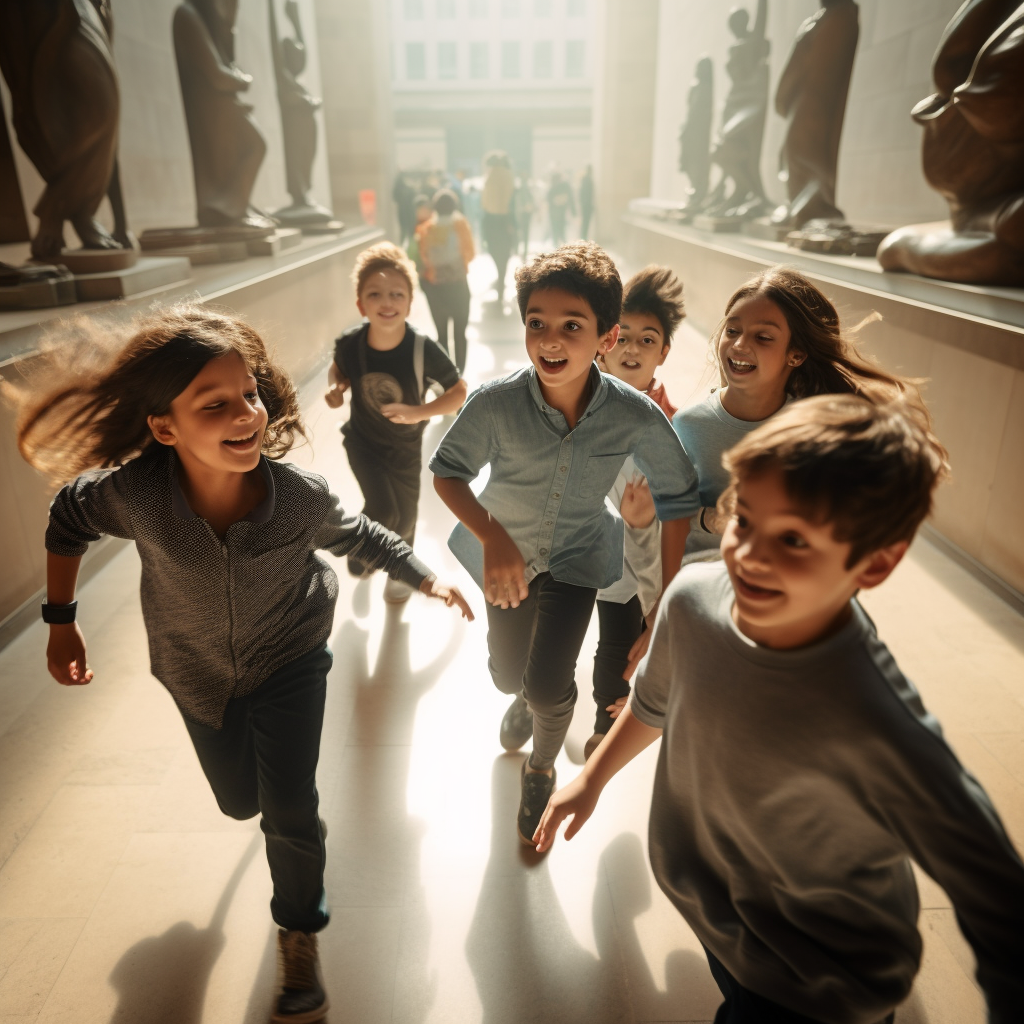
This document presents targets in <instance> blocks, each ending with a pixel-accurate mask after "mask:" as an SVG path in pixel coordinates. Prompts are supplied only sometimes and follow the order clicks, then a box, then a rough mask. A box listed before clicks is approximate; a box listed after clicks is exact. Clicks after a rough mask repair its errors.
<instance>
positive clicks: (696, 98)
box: [679, 57, 715, 210]
mask: <svg viewBox="0 0 1024 1024" xmlns="http://www.w3.org/2000/svg"><path fill="white" fill-rule="evenodd" d="M714 88H715V86H714V74H713V68H712V64H711V58H710V57H701V59H700V60H699V61H697V67H696V68H695V70H694V78H693V82H692V83H691V84H690V93H689V96H688V97H687V101H686V121H685V123H684V124H683V127H682V130H681V131H680V132H679V170H680V171H681V172H682V173H683V174H685V175H686V177H687V178H688V179H689V182H688V187H687V190H686V194H687V201H686V209H687V210H694V209H697V208H698V207H699V206H700V204H701V203H703V202H704V199H705V198H706V197H707V194H708V179H709V176H710V173H711V115H712V111H713V109H714Z"/></svg>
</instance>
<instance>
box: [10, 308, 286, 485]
mask: <svg viewBox="0 0 1024 1024" xmlns="http://www.w3.org/2000/svg"><path fill="white" fill-rule="evenodd" d="M229 352H237V353H238V354H239V355H240V356H241V357H242V359H243V360H244V361H245V364H246V366H247V367H248V368H249V370H250V371H251V373H252V375H253V376H254V377H255V378H256V388H257V391H258V393H259V396H260V400H261V401H262V402H263V405H264V406H265V407H266V410H267V420H268V422H267V429H266V431H265V433H264V435H263V454H264V455H266V456H267V458H270V459H279V458H281V457H282V456H284V455H285V454H286V453H287V452H288V451H290V450H291V448H292V447H293V446H294V445H295V441H296V435H298V436H301V437H302V438H303V439H305V438H306V433H305V429H304V427H303V424H302V418H301V415H300V412H299V402H298V397H297V395H296V392H295V385H294V384H293V383H292V380H291V378H290V377H289V376H288V374H287V373H286V372H285V371H284V370H283V369H281V367H279V366H278V365H277V364H276V363H274V361H273V360H272V359H271V358H270V356H269V355H268V354H267V349H266V346H265V345H264V343H263V339H262V338H261V337H260V336H259V334H258V333H257V332H256V331H255V330H254V329H253V328H252V327H251V326H250V325H249V324H247V323H245V321H244V320H241V319H240V318H239V317H237V316H233V315H231V314H228V313H217V312H214V311H212V310H209V309H206V308H203V307H201V306H193V305H178V306H172V307H169V308H167V309H163V310H161V311H160V312H159V313H156V314H153V315H150V316H146V317H143V318H140V319H137V320H135V321H134V322H132V323H129V324H126V325H124V324H122V325H118V324H114V323H103V322H98V321H96V320H94V319H91V318H89V317H85V316H80V317H77V318H76V319H74V320H72V321H70V322H66V323H64V324H62V325H61V328H60V329H59V330H58V331H57V332H55V333H54V334H52V335H50V336H49V337H47V338H45V339H44V341H43V345H42V352H41V354H40V356H39V357H38V359H37V360H33V365H32V367H31V371H32V372H31V376H30V377H29V378H27V379H26V380H25V381H23V382H22V383H21V384H14V383H13V382H11V381H6V382H5V383H4V393H5V397H6V398H7V399H8V401H10V402H12V403H13V404H14V405H15V407H16V408H17V410H18V422H17V442H18V449H19V451H20V452H21V454H22V456H23V457H24V458H25V460H26V461H27V462H29V463H30V464H31V465H33V466H35V467H36V468H37V469H41V470H42V471H43V472H45V473H47V474H48V475H49V476H50V477H51V478H53V479H54V480H57V481H60V480H67V479H70V478H71V477H73V476H77V475H78V474H79V473H83V472H85V471H86V470H90V469H101V468H106V467H110V466H120V465H123V464H124V463H125V462H127V461H128V460H129V459H133V458H136V457H137V456H139V455H141V454H142V453H143V452H145V451H146V450H147V449H149V448H150V447H151V446H152V445H153V444H156V443H157V442H156V441H155V439H154V438H153V435H152V432H151V431H150V428H149V424H148V422H147V421H148V418H149V417H150V416H162V415H165V414H166V413H167V412H168V410H169V409H170V405H171V402H172V401H174V399H175V398H177V396H178V395H180V394H181V392H182V391H184V390H185V388H187V387H188V385H189V384H190V383H191V382H192V380H193V379H194V378H195V377H196V375H197V374H198V373H199V371H200V370H202V368H203V367H204V366H205V365H206V364H207V363H208V362H210V360H211V359H216V358H217V357H219V356H223V355H227V354H228V353H229Z"/></svg>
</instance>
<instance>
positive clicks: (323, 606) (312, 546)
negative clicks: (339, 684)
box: [5, 307, 472, 1024]
mask: <svg viewBox="0 0 1024 1024" xmlns="http://www.w3.org/2000/svg"><path fill="white" fill-rule="evenodd" d="M104 333H107V332H106V329H104V331H103V332H101V329H100V328H99V327H98V326H96V325H95V324H93V323H91V322H89V321H87V320H85V319H82V320H81V321H79V322H77V324H76V325H75V326H74V327H73V328H71V329H70V330H69V331H68V332H67V335H66V337H65V338H64V339H63V344H58V345H56V346H54V347H52V348H51V350H50V352H49V354H48V355H46V356H44V359H43V362H44V372H43V373H42V375H41V379H42V381H43V384H44V386H43V387H42V388H33V387H26V388H16V387H14V386H13V385H10V384H8V385H7V386H6V388H5V390H6V391H7V394H8V397H9V398H12V399H13V400H14V401H15V402H16V403H17V404H18V405H19V406H20V417H19V425H18V445H19V448H20V450H21V452H22V454H23V455H24V457H25V458H26V459H27V460H28V461H29V462H30V463H32V464H33V465H34V466H37V467H39V468H40V469H43V470H45V471H47V472H49V473H50V474H51V475H52V476H55V477H57V478H58V479H68V478H69V477H70V476H74V475H75V474H81V475H79V476H77V478H76V479H74V480H73V481H72V482H71V483H69V484H67V485H66V486H64V487H63V488H62V489H61V490H60V492H59V493H58V495H57V497H56V498H55V499H54V502H53V505H52V506H51V509H50V522H49V526H48V528H47V531H46V548H47V552H48V554H47V584H46V592H47V597H46V601H45V602H44V604H43V619H44V621H46V622H48V623H49V624H50V640H49V645H48V647H47V651H46V656H47V662H48V667H49V670H50V674H51V675H53V677H54V678H55V679H56V680H57V681H58V682H59V683H62V684H64V685H68V686H74V685H83V684H86V683H89V682H90V681H91V680H92V678H93V672H92V669H91V668H89V666H88V662H87V657H86V647H85V639H84V637H83V635H82V631H81V629H80V628H79V626H78V625H77V623H76V622H75V611H76V605H77V602H76V601H75V585H76V581H77V578H78V569H79V564H80V562H81V558H82V555H83V554H84V553H85V550H86V548H87V547H88V545H89V543H90V542H92V541H96V540H98V539H99V538H100V536H101V535H103V534H108V535H112V536H116V537H124V538H128V539H132V540H134V541H135V543H136V546H137V548H138V552H139V556H140V558H141V561H142V586H141V592H142V612H143V618H144V620H145V623H146V630H147V633H148V635H149V649H150V661H151V668H152V672H153V675H155V676H156V677H157V679H159V680H160V681H161V682H162V683H163V684H164V685H165V686H166V687H167V689H168V690H169V691H170V693H171V696H172V697H173V698H174V700H175V703H176V704H177V705H178V708H179V710H180V711H181V714H182V716H183V718H184V720H185V726H186V728H187V729H188V733H189V736H190V737H191V739H192V742H193V745H194V746H195V750H196V753H197V755H198V757H199V762H200V764H201V766H202V768H203V771H204V773H205V774H206V777H207V779H208V780H209V782H210V786H211V787H212V789H213V792H214V795H215V797H216V799H217V803H218V804H219V805H220V808H221V810H222V811H223V812H224V813H225V814H227V815H230V816H231V817H233V818H238V819H245V818H251V817H254V816H255V815H256V814H261V815H262V822H261V827H262V829H263V832H264V834H265V836H266V849H267V859H268V861H269V864H270V873H271V878H272V880H273V887H274V894H273V899H272V901H271V904H270V908H271V914H272V916H273V918H274V920H275V922H276V923H277V924H278V926H279V929H280V930H279V946H280V952H281V959H282V962H283V965H284V983H283V991H282V992H281V994H280V995H279V997H278V1001H277V1006H276V1010H275V1014H274V1017H273V1020H274V1021H276V1022H293V1024H296V1022H303V1021H312V1020H319V1019H320V1017H321V1016H322V1015H323V1012H324V1011H326V1009H327V997H326V994H325V993H324V990H323V984H322V982H321V980H320V977H319V968H318V957H317V941H316V933H317V932H318V931H320V929H322V928H323V927H324V926H325V925H326V924H327V922H328V920H329V914H328V911H327V904H326V898H325V894H324V887H323V875H324V860H325V848H324V827H323V823H322V821H321V820H320V818H319V815H318V796H317V791H316V782H315V775H316V765H317V760H318V757H319V749H320V732H321V726H322V723H323V711H324V697H325V693H326V677H327V672H328V670H329V669H330V666H331V660H332V656H331V652H330V649H329V648H328V647H327V639H328V637H329V635H330V632H331V627H332V623H333V618H334V603H335V598H336V596H337V592H338V586H337V579H336V577H335V575H334V572H333V571H332V570H331V569H330V567H329V566H328V565H327V564H326V563H325V562H324V561H322V560H321V559H320V558H319V557H318V556H317V554H316V552H317V550H319V549H325V550H328V551H330V552H332V553H333V554H335V555H339V556H340V555H347V554H350V553H355V554H357V555H358V557H359V558H360V559H361V560H362V561H363V562H365V563H366V564H368V565H371V566H373V567H374V568H380V569H384V570H385V571H386V572H387V573H388V574H389V575H390V576H392V577H394V578H398V579H402V580H404V581H405V582H406V583H408V584H409V585H410V586H413V587H417V588H418V589H419V590H420V591H422V592H423V593H425V594H428V595H430V596H432V597H437V598H440V599H442V600H444V601H445V603H446V604H447V605H449V606H453V605H454V606H457V607H458V608H459V609H460V610H461V611H462V613H463V614H464V615H466V616H467V617H468V618H472V613H471V612H470V611H469V608H468V606H467V605H466V602H465V601H464V599H463V598H462V596H461V594H459V592H458V591H457V590H456V589H454V588H448V587H444V586H442V585H440V584H439V583H438V582H437V580H436V578H435V577H434V575H433V573H431V571H430V570H429V569H428V568H427V567H426V566H425V565H424V564H423V563H422V562H420V561H419V560H418V559H417V558H416V556H415V555H414V554H413V552H412V549H411V548H410V547H409V546H408V545H407V544H405V543H404V542H403V541H402V540H401V539H400V538H399V537H397V536H396V535H395V534H393V533H390V532H389V531H387V530H385V529H384V528H383V527H382V526H380V525H379V524H377V523H374V522H372V521H371V520H369V519H367V518H366V517H365V516H362V515H354V516H353V515H346V513H345V512H344V511H343V510H342V508H341V506H340V504H339V502H338V499H337V498H336V497H335V496H334V495H332V494H331V493H330V491H329V490H328V487H327V484H326V482H325V481H324V480H323V479H322V478H321V477H319V476H317V475H316V474H314V473H311V472H308V471H306V470H304V469H300V468H298V467H297V466H294V465H291V464H288V463H285V462H281V461H279V460H280V459H281V457H282V456H284V455H285V454H287V452H288V451H289V449H290V448H291V447H292V446H293V444H294V442H295V439H296V438H297V437H299V436H304V434H303V426H302V420H301V417H300V411H299V406H298V401H297V398H296V394H295V388H294V386H293V385H292V382H291V381H290V380H289V378H288V376H287V374H286V373H285V372H284V371H283V370H282V369H280V368H279V367H278V366H276V365H275V363H274V362H273V360H272V359H271V358H270V357H269V355H268V354H267V350H266V347H265V346H264V343H263V341H262V339H261V338H260V336H259V335H258V334H257V333H256V331H254V330H253V329H252V327H250V326H249V325H248V324H246V323H244V322H243V321H242V320H240V319H238V318H237V317H234V316H229V315H224V314H220V313H215V312H211V311H209V310H206V309H202V308H198V307H178V308H174V309H168V310H164V311H162V312H160V313H158V314H156V315H154V316H151V317H149V318H147V319H145V320H143V321H141V322H139V323H137V324H135V326H134V330H133V331H131V333H130V334H129V335H127V336H126V337H123V338H121V339H119V340H118V339H116V340H115V343H113V344H111V343H109V340H107V341H104V338H103V334H104ZM115 333H116V331H115Z"/></svg>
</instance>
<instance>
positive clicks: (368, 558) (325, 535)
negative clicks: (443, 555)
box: [316, 494, 434, 590]
mask: <svg viewBox="0 0 1024 1024" xmlns="http://www.w3.org/2000/svg"><path fill="white" fill-rule="evenodd" d="M330 503H331V504H330V508H329V510H328V512H327V515H326V517H325V519H324V522H323V524H322V525H321V527H320V530H319V531H318V533H317V535H316V546H317V548H318V549H322V550H324V551H330V552H331V554H332V555H338V556H341V555H352V556H354V557H355V558H358V559H359V561H360V562H362V563H363V564H364V565H366V566H368V567H369V568H371V569H382V570H383V571H384V572H386V573H387V574H388V575H389V576H390V577H391V578H392V579H396V580H401V581H402V582H403V583H408V584H409V586H410V587H413V588H415V589H416V590H418V589H419V586H420V584H421V583H422V582H423V581H424V580H425V579H426V578H427V577H428V576H433V575H434V573H433V572H431V570H430V569H429V568H428V567H427V566H426V565H424V564H423V562H421V561H420V560H419V559H418V558H417V557H416V555H415V554H414V553H413V550H412V548H411V547H409V545H408V544H406V543H405V541H404V540H402V538H401V537H399V536H398V534H397V533H392V532H391V531H390V530H387V529H385V528H384V527H383V526H381V525H380V523H375V522H374V521H373V520H372V519H367V518H366V516H364V515H363V514H362V513H359V514H358V515H348V514H347V513H346V512H345V510H344V509H343V508H342V507H341V502H340V501H339V499H338V497H337V495H334V494H332V495H330Z"/></svg>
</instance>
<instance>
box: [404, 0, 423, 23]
mask: <svg viewBox="0 0 1024 1024" xmlns="http://www.w3.org/2000/svg"><path fill="white" fill-rule="evenodd" d="M402 6H403V9H404V13H405V16H406V17H407V18H408V19H409V20H410V21H414V20H415V19H417V18H422V17H423V0H405V3H404V4H403V5H402Z"/></svg>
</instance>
